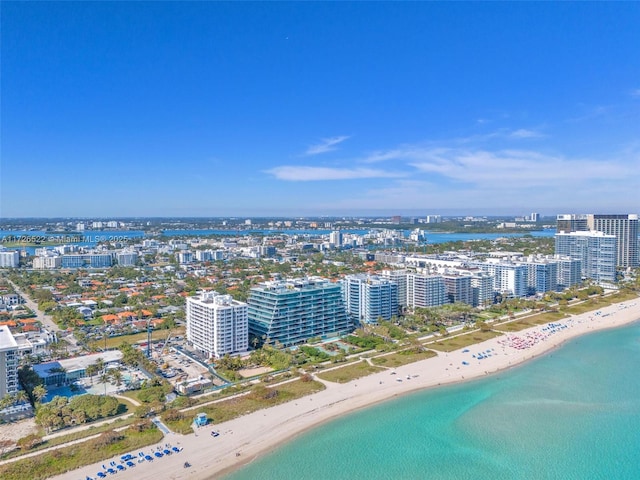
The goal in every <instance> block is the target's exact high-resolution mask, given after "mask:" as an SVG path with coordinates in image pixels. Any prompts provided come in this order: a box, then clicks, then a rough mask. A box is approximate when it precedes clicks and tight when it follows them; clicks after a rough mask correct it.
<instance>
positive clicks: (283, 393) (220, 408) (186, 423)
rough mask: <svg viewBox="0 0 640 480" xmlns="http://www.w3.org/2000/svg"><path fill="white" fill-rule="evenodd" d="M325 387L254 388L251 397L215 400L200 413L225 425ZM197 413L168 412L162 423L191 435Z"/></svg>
mask: <svg viewBox="0 0 640 480" xmlns="http://www.w3.org/2000/svg"><path fill="white" fill-rule="evenodd" d="M324 388H325V387H324V385H323V384H322V383H320V382H316V381H303V379H299V380H294V381H292V382H288V383H284V384H280V385H276V386H274V387H266V386H264V385H254V386H253V387H251V389H250V390H249V393H248V394H245V395H240V396H237V397H233V398H229V399H224V400H216V401H214V402H212V403H210V404H208V405H202V406H200V407H199V408H198V409H197V412H198V413H200V412H203V413H206V414H207V417H208V418H209V419H210V421H212V422H214V423H222V422H226V421H227V420H231V419H233V418H236V417H239V416H241V415H246V414H248V413H252V412H255V411H256V410H261V409H263V408H268V407H273V406H275V405H279V404H281V403H286V402H289V401H291V400H295V399H296V398H300V397H304V396H306V395H310V394H312V393H316V392H319V391H321V390H324ZM195 413H196V412H195V411H194V410H189V411H187V412H179V411H178V410H175V409H170V410H167V411H166V412H165V413H164V414H163V415H162V420H163V421H164V422H165V423H166V424H167V426H168V427H169V428H170V429H171V430H173V431H175V432H178V433H190V432H191V431H192V427H191V424H192V423H193V419H194V417H195Z"/></svg>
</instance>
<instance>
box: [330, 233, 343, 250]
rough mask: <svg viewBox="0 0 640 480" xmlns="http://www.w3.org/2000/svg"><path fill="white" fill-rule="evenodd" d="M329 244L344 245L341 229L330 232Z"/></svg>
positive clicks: (334, 245)
mask: <svg viewBox="0 0 640 480" xmlns="http://www.w3.org/2000/svg"><path fill="white" fill-rule="evenodd" d="M329 244H330V245H331V246H333V247H340V246H342V232H341V231H339V230H336V231H334V232H331V233H330V234H329Z"/></svg>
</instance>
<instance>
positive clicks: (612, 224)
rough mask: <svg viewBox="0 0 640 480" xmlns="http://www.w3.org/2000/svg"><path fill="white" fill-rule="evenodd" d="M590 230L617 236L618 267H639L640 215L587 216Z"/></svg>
mask: <svg viewBox="0 0 640 480" xmlns="http://www.w3.org/2000/svg"><path fill="white" fill-rule="evenodd" d="M587 225H588V227H589V229H590V230H596V231H598V232H602V233H606V234H607V235H615V236H616V239H617V240H616V258H617V262H618V263H617V266H618V267H637V266H638V215H628V214H624V215H598V214H590V215H587Z"/></svg>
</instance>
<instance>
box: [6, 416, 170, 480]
mask: <svg viewBox="0 0 640 480" xmlns="http://www.w3.org/2000/svg"><path fill="white" fill-rule="evenodd" d="M121 433H122V434H123V435H124V438H122V439H120V440H118V441H115V442H113V443H109V444H107V445H105V444H104V443H102V442H101V439H100V438H96V439H92V440H88V441H86V442H83V443H79V444H76V445H71V446H69V447H64V448H60V449H58V450H54V451H52V452H47V453H43V454H41V455H36V456H34V457H29V458H25V459H24V460H18V461H16V462H12V463H9V464H6V465H2V466H0V478H2V480H25V479H29V480H44V479H46V478H50V477H52V476H54V475H59V474H61V473H64V472H68V471H70V470H74V469H76V468H78V467H82V466H84V465H89V464H91V463H95V462H99V461H102V460H106V459H108V458H111V457H114V456H116V455H121V454H124V453H129V452H131V451H133V450H137V449H139V448H142V447H145V446H147V445H152V444H154V443H157V442H159V441H160V440H161V439H162V437H163V435H162V432H161V431H159V430H158V429H157V428H152V429H148V430H144V431H142V432H134V431H132V430H130V429H127V430H126V431H123V432H121Z"/></svg>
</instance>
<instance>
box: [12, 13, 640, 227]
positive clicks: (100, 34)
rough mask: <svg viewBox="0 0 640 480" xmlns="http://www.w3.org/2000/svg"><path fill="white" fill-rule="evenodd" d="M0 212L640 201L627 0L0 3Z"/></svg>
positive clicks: (355, 209)
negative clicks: (605, 0) (525, 0)
mask: <svg viewBox="0 0 640 480" xmlns="http://www.w3.org/2000/svg"><path fill="white" fill-rule="evenodd" d="M1 22H2V25H1V27H2V30H1V36H2V38H1V40H2V46H1V48H2V51H1V53H2V61H1V73H2V78H1V81H2V83H1V94H2V104H1V114H2V116H1V125H0V127H1V134H2V138H1V144H0V147H1V155H2V158H1V164H0V176H1V179H0V181H1V184H0V187H1V192H0V216H2V217H15V216H42V217H44V216H120V217H122V216H143V215H148V216H232V215H246V216H277V215H292V216H297V215H350V214H353V215H365V214H389V215H390V214H420V215H421V214H438V213H441V214H448V213H470V214H492V213H493V214H526V213H529V212H532V211H537V212H541V213H543V214H550V215H552V214H555V213H563V212H580V213H581V212H601V213H605V212H625V213H636V212H638V211H640V194H638V186H639V185H640V53H639V49H638V45H640V29H638V25H640V3H637V2H628V3H592V2H584V3H555V2H542V3H521V2H494V3H480V2H476V3H457V2H454V3H449V2H447V3H432V2H424V3H423V2H415V3H408V2H407V3H405V2H393V3H384V2H376V3H364V2H358V3H342V2H341V3H338V2H322V3H314V2H301V3H271V2H263V3H244V2H238V3H220V2H211V3H206V2H194V3H185V2H181V3H170V2H162V3H151V2H106V3H97V2H80V3H73V2H60V3H55V2H39V3H30V2H29V3H27V2H2V5H1Z"/></svg>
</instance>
